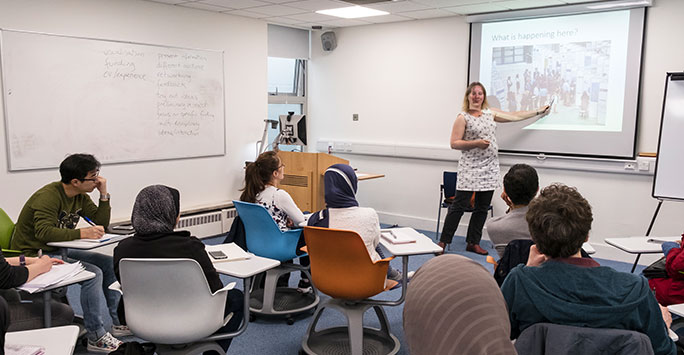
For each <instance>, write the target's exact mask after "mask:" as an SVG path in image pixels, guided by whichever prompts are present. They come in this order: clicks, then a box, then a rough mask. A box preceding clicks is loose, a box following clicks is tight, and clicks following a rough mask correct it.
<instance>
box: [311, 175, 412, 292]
mask: <svg viewBox="0 0 684 355" xmlns="http://www.w3.org/2000/svg"><path fill="white" fill-rule="evenodd" d="M324 181H325V205H326V207H327V208H326V209H324V210H321V211H318V212H316V213H314V214H312V215H311V217H309V220H308V222H307V224H308V225H309V226H315V227H324V228H335V229H345V230H351V231H354V232H356V233H358V234H359V235H360V236H361V239H363V242H364V244H366V249H367V250H368V254H370V257H371V259H372V260H373V261H374V262H375V261H377V260H380V259H382V258H384V256H383V255H382V251H381V250H380V248H379V247H378V243H379V242H380V221H379V219H378V214H377V213H376V212H375V210H374V209H372V208H368V207H359V202H358V201H356V191H357V189H358V179H357V178H356V172H354V169H352V167H351V166H349V165H346V164H335V165H332V166H330V167H329V168H328V169H327V170H326V171H325V175H324ZM401 276H402V275H401V272H399V271H398V270H396V269H393V268H391V267H390V268H389V269H388V270H387V278H389V279H392V280H395V281H398V280H401Z"/></svg>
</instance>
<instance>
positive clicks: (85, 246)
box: [47, 234, 133, 250]
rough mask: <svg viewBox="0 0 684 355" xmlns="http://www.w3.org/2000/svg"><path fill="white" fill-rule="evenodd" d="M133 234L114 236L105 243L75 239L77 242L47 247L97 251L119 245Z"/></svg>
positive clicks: (60, 243) (51, 244) (56, 243)
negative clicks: (115, 244)
mask: <svg viewBox="0 0 684 355" xmlns="http://www.w3.org/2000/svg"><path fill="white" fill-rule="evenodd" d="M132 235H133V234H116V235H114V234H113V235H112V237H111V238H110V239H109V240H107V241H104V242H87V241H83V240H82V239H75V240H70V241H68V242H49V243H47V245H49V246H51V247H58V248H67V249H68V248H71V249H82V250H89V249H95V248H99V247H103V246H105V245H109V244H114V243H118V242H120V241H121V240H123V239H126V238H128V237H130V236H132Z"/></svg>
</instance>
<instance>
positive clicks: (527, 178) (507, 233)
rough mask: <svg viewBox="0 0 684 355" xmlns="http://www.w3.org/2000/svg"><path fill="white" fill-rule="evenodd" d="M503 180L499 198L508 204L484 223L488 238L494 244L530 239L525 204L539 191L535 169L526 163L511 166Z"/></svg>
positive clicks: (500, 253)
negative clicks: (498, 213)
mask: <svg viewBox="0 0 684 355" xmlns="http://www.w3.org/2000/svg"><path fill="white" fill-rule="evenodd" d="M503 181H504V184H503V185H504V186H503V188H504V191H503V192H502V193H501V199H502V200H504V202H506V205H508V211H506V214H505V215H503V216H499V217H495V218H492V219H490V220H489V221H488V222H487V224H486V225H485V228H486V229H487V234H488V235H489V240H491V241H492V243H493V244H494V245H497V244H503V245H506V244H508V243H509V242H510V241H512V240H516V239H530V231H529V229H528V228H527V221H526V220H525V214H526V213H527V205H528V204H529V203H530V201H532V199H533V198H534V196H535V195H536V194H537V191H539V177H538V176H537V171H536V170H534V168H533V167H531V166H529V165H527V164H515V165H513V166H511V168H510V169H508V172H507V173H506V175H505V176H504V179H503ZM502 253H503V251H501V252H499V256H501V255H502Z"/></svg>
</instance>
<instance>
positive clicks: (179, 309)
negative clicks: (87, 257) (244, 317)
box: [119, 258, 226, 344]
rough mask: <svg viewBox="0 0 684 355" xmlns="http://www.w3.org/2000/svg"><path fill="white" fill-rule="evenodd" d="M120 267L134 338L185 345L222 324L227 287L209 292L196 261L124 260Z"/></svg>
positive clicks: (204, 335) (127, 319)
mask: <svg viewBox="0 0 684 355" xmlns="http://www.w3.org/2000/svg"><path fill="white" fill-rule="evenodd" d="M119 270H120V275H121V289H122V290H123V299H124V309H125V312H126V322H127V324H128V326H129V327H130V328H131V330H132V331H133V333H134V334H135V336H137V337H139V338H142V339H145V340H148V341H151V342H154V343H160V344H185V343H189V342H193V341H196V340H200V339H203V338H206V337H207V336H209V335H211V334H213V333H214V332H216V331H217V330H218V329H219V328H220V327H222V326H223V319H224V317H223V313H224V308H225V304H226V291H222V292H218V293H217V294H216V295H212V294H211V289H210V288H209V284H208V283H207V279H206V277H205V276H204V272H203V271H202V268H201V267H200V265H199V263H197V261H195V260H192V259H131V258H124V259H121V261H120V262H119Z"/></svg>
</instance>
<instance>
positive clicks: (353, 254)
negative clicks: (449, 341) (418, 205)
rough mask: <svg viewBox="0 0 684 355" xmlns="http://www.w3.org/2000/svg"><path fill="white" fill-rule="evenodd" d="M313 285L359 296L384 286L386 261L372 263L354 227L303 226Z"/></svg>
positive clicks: (337, 295) (338, 295)
mask: <svg viewBox="0 0 684 355" xmlns="http://www.w3.org/2000/svg"><path fill="white" fill-rule="evenodd" d="M304 238H305V239H306V247H307V249H308V252H309V259H310V260H311V278H312V281H313V284H314V285H315V286H316V288H317V289H318V290H319V291H321V292H323V293H325V294H327V295H329V296H331V297H333V298H342V299H349V300H360V299H364V298H368V297H372V296H375V295H377V294H378V293H380V292H382V291H383V290H384V289H385V276H386V275H387V268H388V267H389V261H387V260H385V261H378V262H376V263H373V261H372V260H371V257H370V255H369V254H368V250H367V249H366V245H365V244H364V243H363V240H362V239H361V237H360V236H359V235H358V234H357V233H356V232H353V231H347V230H339V229H329V228H319V227H304Z"/></svg>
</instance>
